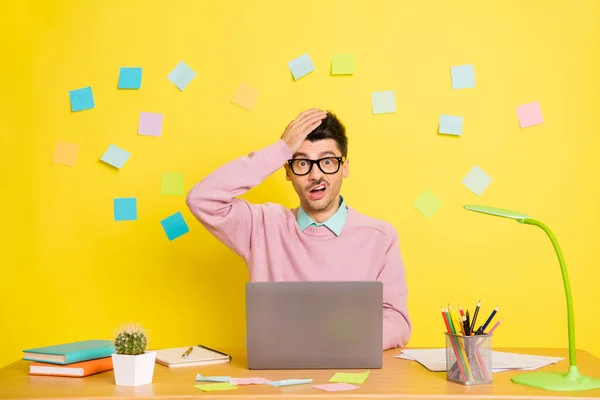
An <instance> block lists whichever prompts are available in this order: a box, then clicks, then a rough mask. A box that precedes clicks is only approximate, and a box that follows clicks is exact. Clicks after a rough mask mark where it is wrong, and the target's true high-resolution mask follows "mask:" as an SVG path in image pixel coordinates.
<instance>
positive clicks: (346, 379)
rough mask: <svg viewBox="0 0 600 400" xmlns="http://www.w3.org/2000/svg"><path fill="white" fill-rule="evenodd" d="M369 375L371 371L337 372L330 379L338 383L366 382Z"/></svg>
mask: <svg viewBox="0 0 600 400" xmlns="http://www.w3.org/2000/svg"><path fill="white" fill-rule="evenodd" d="M368 377H369V371H365V372H361V373H348V372H336V373H335V375H333V376H332V377H331V379H329V382H337V383H357V384H361V383H364V382H365V381H366V380H367V378H368Z"/></svg>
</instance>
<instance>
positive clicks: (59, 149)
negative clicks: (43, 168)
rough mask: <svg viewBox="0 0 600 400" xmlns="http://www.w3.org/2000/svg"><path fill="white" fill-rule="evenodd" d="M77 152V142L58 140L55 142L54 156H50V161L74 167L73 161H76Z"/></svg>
mask: <svg viewBox="0 0 600 400" xmlns="http://www.w3.org/2000/svg"><path fill="white" fill-rule="evenodd" d="M78 152H79V145H78V144H74V143H67V142H61V141H58V142H56V147H55V148H54V157H53V158H52V162H53V163H56V164H62V165H68V166H70V167H74V166H75V163H76V162H77V153H78Z"/></svg>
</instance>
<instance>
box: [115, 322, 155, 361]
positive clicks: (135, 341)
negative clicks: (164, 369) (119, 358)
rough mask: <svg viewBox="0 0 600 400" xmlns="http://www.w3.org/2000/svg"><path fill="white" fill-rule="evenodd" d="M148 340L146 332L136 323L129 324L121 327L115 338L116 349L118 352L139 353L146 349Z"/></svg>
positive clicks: (133, 354)
mask: <svg viewBox="0 0 600 400" xmlns="http://www.w3.org/2000/svg"><path fill="white" fill-rule="evenodd" d="M147 344H148V340H147V338H146V332H145V331H144V330H143V329H142V328H141V327H138V326H136V325H129V326H128V327H126V328H123V329H121V331H119V333H118V334H117V337H116V339H115V351H116V353H117V354H127V355H132V356H135V355H138V354H143V353H144V351H145V350H146V345H147Z"/></svg>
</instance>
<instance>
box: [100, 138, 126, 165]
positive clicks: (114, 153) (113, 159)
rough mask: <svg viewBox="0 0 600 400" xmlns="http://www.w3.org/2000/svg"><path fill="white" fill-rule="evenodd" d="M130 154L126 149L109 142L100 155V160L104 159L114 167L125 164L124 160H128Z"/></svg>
mask: <svg viewBox="0 0 600 400" xmlns="http://www.w3.org/2000/svg"><path fill="white" fill-rule="evenodd" d="M130 156H131V154H130V153H129V152H128V151H126V150H123V149H121V148H120V147H117V146H115V145H114V144H111V145H110V146H108V150H106V151H105V152H104V154H103V155H102V157H100V161H104V162H105V163H107V164H110V165H112V166H113V167H115V168H121V167H123V165H125V162H126V161H127V160H129V157H130Z"/></svg>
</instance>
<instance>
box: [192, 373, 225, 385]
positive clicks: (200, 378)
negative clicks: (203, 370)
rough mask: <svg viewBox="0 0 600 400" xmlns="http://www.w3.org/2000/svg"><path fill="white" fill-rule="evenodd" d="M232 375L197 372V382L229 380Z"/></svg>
mask: <svg viewBox="0 0 600 400" xmlns="http://www.w3.org/2000/svg"><path fill="white" fill-rule="evenodd" d="M230 380H231V377H230V376H202V374H196V382H221V383H223V382H229V381H230Z"/></svg>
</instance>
